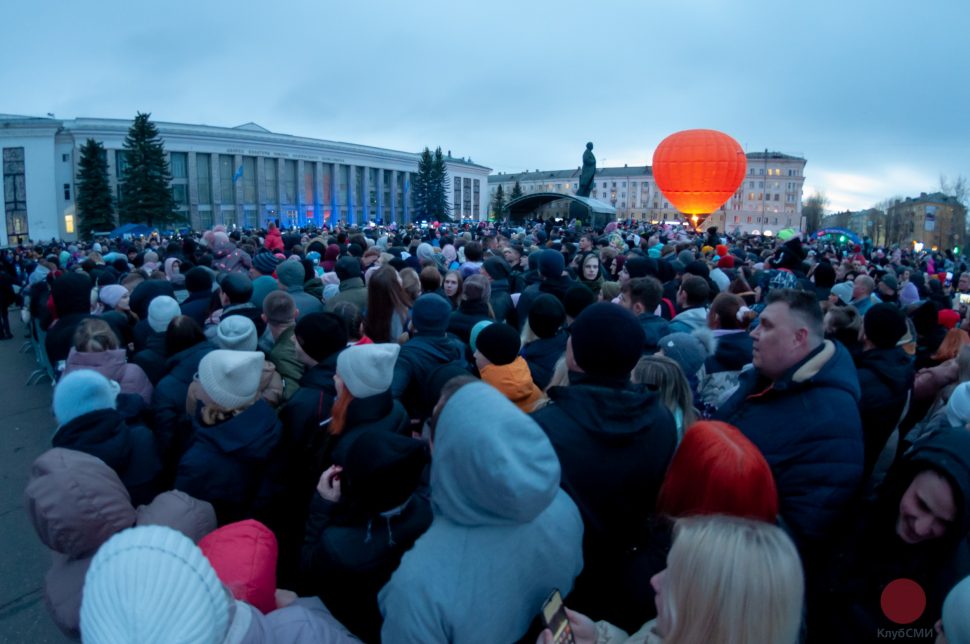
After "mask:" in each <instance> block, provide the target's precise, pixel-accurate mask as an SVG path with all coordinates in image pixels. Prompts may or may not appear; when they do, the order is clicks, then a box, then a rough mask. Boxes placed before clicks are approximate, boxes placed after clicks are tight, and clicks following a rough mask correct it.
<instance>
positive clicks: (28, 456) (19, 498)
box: [0, 310, 71, 644]
mask: <svg viewBox="0 0 970 644" xmlns="http://www.w3.org/2000/svg"><path fill="white" fill-rule="evenodd" d="M10 323H11V326H12V330H13V333H14V339H13V340H4V341H0V410H6V412H5V413H3V415H2V421H0V642H31V643H32V644H45V643H47V642H68V641H71V640H69V639H68V638H66V637H65V636H64V635H62V634H61V632H60V630H58V628H57V626H55V625H54V622H53V621H51V618H50V617H49V615H48V613H47V608H46V607H45V606H44V575H46V574H47V569H48V568H49V567H50V559H51V556H50V551H48V550H47V548H45V547H44V545H43V544H41V542H40V540H39V539H38V538H37V534H36V533H35V532H34V529H33V526H31V525H30V521H29V520H28V518H27V513H26V512H25V510H24V487H26V485H27V477H28V475H29V473H30V465H31V463H32V462H33V461H34V459H35V458H37V456H39V455H40V454H41V453H43V452H44V451H45V450H47V449H48V448H49V447H50V436H51V431H52V430H53V429H54V427H55V424H56V423H55V422H54V417H53V415H52V414H51V411H50V407H51V392H52V388H51V384H50V381H48V380H47V379H46V378H45V379H43V380H42V381H41V382H40V383H39V384H36V385H31V386H29V387H28V386H26V385H25V384H24V383H25V382H26V381H27V377H28V376H29V375H30V373H31V372H32V371H33V370H34V369H35V367H36V363H35V361H34V353H33V351H27V352H26V353H24V352H21V348H22V347H23V344H24V342H25V341H26V338H25V335H26V327H24V325H23V324H22V323H21V322H20V312H19V311H17V310H12V311H10Z"/></svg>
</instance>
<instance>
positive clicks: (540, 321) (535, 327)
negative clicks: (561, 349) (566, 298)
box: [529, 293, 566, 338]
mask: <svg viewBox="0 0 970 644" xmlns="http://www.w3.org/2000/svg"><path fill="white" fill-rule="evenodd" d="M565 321H566V309H565V308H563V305H562V302H560V301H559V300H558V299H557V298H556V296H555V295H550V294H548V293H543V294H542V295H540V296H539V297H537V298H536V299H535V301H534V302H533V303H532V306H531V307H529V327H530V328H531V329H532V332H533V333H535V334H536V335H537V336H539V337H540V338H551V337H552V336H554V335H556V333H557V332H558V331H559V328H560V327H561V326H562V325H563V323H564V322H565Z"/></svg>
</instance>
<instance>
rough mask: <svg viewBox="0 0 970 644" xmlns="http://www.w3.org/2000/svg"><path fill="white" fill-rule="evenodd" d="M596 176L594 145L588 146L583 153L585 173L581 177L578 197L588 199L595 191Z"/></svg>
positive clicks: (588, 144)
mask: <svg viewBox="0 0 970 644" xmlns="http://www.w3.org/2000/svg"><path fill="white" fill-rule="evenodd" d="M595 176H596V157H595V156H593V144H592V143H587V144H586V151H585V152H583V171H582V172H581V173H580V175H579V188H578V189H577V190H576V196H577V197H588V196H589V193H590V191H591V190H592V189H593V183H594V178H595Z"/></svg>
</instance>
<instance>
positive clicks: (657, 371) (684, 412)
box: [630, 355, 697, 444]
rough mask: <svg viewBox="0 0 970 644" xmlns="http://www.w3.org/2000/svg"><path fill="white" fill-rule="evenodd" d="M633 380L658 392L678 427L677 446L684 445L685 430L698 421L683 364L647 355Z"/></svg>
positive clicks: (640, 363) (634, 372) (635, 371)
mask: <svg viewBox="0 0 970 644" xmlns="http://www.w3.org/2000/svg"><path fill="white" fill-rule="evenodd" d="M630 379H631V380H632V381H633V384H635V385H642V386H643V387H645V388H646V389H649V390H650V391H653V392H655V393H656V394H657V397H658V398H659V399H660V402H661V403H662V404H663V405H664V406H665V407H666V408H667V409H669V410H670V413H671V415H673V417H674V422H675V423H676V424H677V443H678V444H680V440H681V439H682V438H683V437H684V428H686V427H690V426H691V425H693V424H694V422H695V421H696V420H697V412H696V411H695V410H694V394H693V393H691V390H690V385H689V384H688V383H687V377H686V376H685V375H684V371H683V370H682V369H681V368H680V365H679V364H677V363H676V362H675V361H674V360H672V359H671V358H668V357H667V356H662V355H653V356H643V357H642V358H640V362H638V363H637V366H636V367H634V369H633V373H632V374H631V375H630Z"/></svg>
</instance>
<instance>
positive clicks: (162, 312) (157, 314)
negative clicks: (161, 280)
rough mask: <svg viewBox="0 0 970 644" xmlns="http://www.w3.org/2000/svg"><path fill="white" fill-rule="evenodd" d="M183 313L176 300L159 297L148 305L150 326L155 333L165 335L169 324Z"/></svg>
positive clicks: (166, 296)
mask: <svg viewBox="0 0 970 644" xmlns="http://www.w3.org/2000/svg"><path fill="white" fill-rule="evenodd" d="M181 312H182V311H181V310H180V309H179V303H178V302H176V301H175V298H173V297H169V296H168V295H159V296H157V297H156V298H155V299H153V300H152V303H151V304H149V305H148V326H150V327H151V328H152V331H154V332H155V333H165V331H166V329H168V323H169V322H171V321H172V320H173V319H175V318H176V317H177V316H178V315H179V314H180V313H181Z"/></svg>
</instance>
